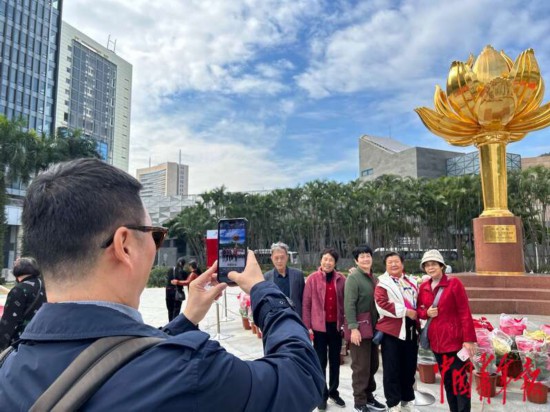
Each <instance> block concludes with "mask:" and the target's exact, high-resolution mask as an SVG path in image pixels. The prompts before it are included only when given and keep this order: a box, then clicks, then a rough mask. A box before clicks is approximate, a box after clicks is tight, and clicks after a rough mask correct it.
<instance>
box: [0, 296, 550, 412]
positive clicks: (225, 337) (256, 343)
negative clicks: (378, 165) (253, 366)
mask: <svg viewBox="0 0 550 412" xmlns="http://www.w3.org/2000/svg"><path fill="white" fill-rule="evenodd" d="M239 292H240V289H239V288H228V289H227V294H226V296H227V320H226V316H225V315H226V311H225V302H224V298H223V297H222V298H221V299H220V302H219V304H218V305H213V306H212V308H211V309H210V311H209V313H208V315H207V316H206V318H205V319H204V321H203V322H201V324H200V328H201V330H203V331H205V332H208V333H210V335H211V336H212V337H214V338H221V339H220V343H221V345H222V346H223V347H224V348H226V349H227V350H228V351H229V352H231V353H233V354H235V355H236V356H238V357H240V358H241V359H245V360H253V359H257V358H260V357H262V356H263V348H262V340H261V339H258V338H257V337H256V335H253V334H252V332H251V331H247V330H244V329H243V327H242V322H241V318H240V315H239V303H238V301H237V295H238V294H239ZM5 298H6V295H0V304H4V302H5ZM185 303H186V302H184V307H185ZM139 310H140V312H141V314H142V315H143V319H144V321H145V322H146V323H148V324H150V325H152V326H157V327H158V326H163V325H165V324H166V323H167V321H168V316H167V314H166V308H165V303H164V289H163V288H152V289H146V290H145V291H144V292H143V295H142V297H141V303H140V307H139ZM217 310H219V317H220V322H219V328H220V329H219V331H218V322H217V315H218V313H217ZM475 316H476V317H478V315H475ZM485 316H486V317H487V318H488V319H489V320H490V321H491V323H492V324H493V325H498V315H485ZM529 320H530V321H532V322H534V323H537V324H540V323H550V316H533V315H529ZM380 367H382V364H381V363H380ZM417 378H418V374H417ZM436 379H437V380H436V383H435V384H431V385H430V384H424V383H422V382H420V381H419V380H418V379H417V381H418V390H420V391H422V392H427V393H430V394H432V395H434V396H436V398H437V401H436V403H435V404H433V405H429V406H417V407H416V408H417V410H418V411H419V412H430V411H448V408H447V405H446V403H445V404H441V403H439V399H440V395H439V391H440V386H439V383H440V380H439V376H438V377H437V378H436ZM376 383H377V386H378V388H377V390H376V396H377V398H378V399H379V400H380V401H381V402H384V392H383V389H382V369H381V368H380V370H379V371H378V373H377V374H376ZM340 395H341V397H342V398H343V399H344V400H345V401H346V407H345V408H340V407H338V406H336V405H334V404H330V402H329V404H328V408H327V410H328V411H343V412H347V411H353V393H352V389H351V368H350V358H349V356H346V357H345V363H344V365H342V366H341V369H340ZM522 396H523V393H522V390H521V385H520V383H519V382H515V383H513V384H512V385H511V386H509V387H508V388H507V392H506V404H505V405H503V394H499V395H497V396H496V397H495V398H492V399H491V403H490V404H488V403H487V400H486V399H485V400H484V402H483V403H482V402H481V401H480V400H479V397H477V396H474V398H473V401H472V411H473V412H493V411H495V412H496V411H507V412H515V411H522V412H548V411H550V404H545V405H536V404H533V403H530V402H527V401H525V402H524V401H523V400H522ZM285 412H294V411H285ZM296 412H297V411H296Z"/></svg>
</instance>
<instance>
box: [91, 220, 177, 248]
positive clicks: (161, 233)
mask: <svg viewBox="0 0 550 412" xmlns="http://www.w3.org/2000/svg"><path fill="white" fill-rule="evenodd" d="M122 227H125V228H126V229H130V230H139V231H140V232H145V233H147V232H151V236H153V240H154V242H155V246H156V247H157V250H159V249H160V247H161V246H162V242H164V238H165V237H166V235H167V234H168V229H166V228H165V227H159V226H134V225H122ZM114 238H115V234H114V233H113V235H112V236H111V237H110V238H109V239H107V240H106V241H105V242H103V244H102V245H101V248H102V249H105V248H108V247H109V246H111V244H112V243H113V240H114Z"/></svg>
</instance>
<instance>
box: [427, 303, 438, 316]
mask: <svg viewBox="0 0 550 412" xmlns="http://www.w3.org/2000/svg"><path fill="white" fill-rule="evenodd" d="M426 313H427V314H428V316H429V317H430V318H435V317H437V315H438V314H439V312H438V311H437V308H434V307H433V306H430V308H429V309H428V310H427V312H426Z"/></svg>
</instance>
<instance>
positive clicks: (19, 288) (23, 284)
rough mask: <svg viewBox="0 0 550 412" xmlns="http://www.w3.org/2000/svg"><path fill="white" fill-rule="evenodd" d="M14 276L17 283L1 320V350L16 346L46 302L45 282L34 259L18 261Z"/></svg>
mask: <svg viewBox="0 0 550 412" xmlns="http://www.w3.org/2000/svg"><path fill="white" fill-rule="evenodd" d="M13 275H14V276H15V280H16V281H17V283H16V284H15V286H14V287H13V289H12V290H11V291H10V292H9V293H8V297H7V299H6V306H5V307H4V314H3V315H2V319H0V350H4V349H5V348H7V347H8V346H10V345H14V344H16V342H17V340H18V339H19V337H20V336H21V334H22V333H23V330H24V329H25V327H26V326H27V324H28V323H29V322H30V321H31V319H32V318H33V316H34V315H35V314H36V312H37V311H38V309H40V306H42V304H43V303H44V302H45V301H46V291H45V289H44V282H43V281H42V279H40V271H39V270H38V265H37V264H36V261H35V260H34V259H33V258H29V257H22V258H19V259H17V260H16V262H15V265H14V266H13Z"/></svg>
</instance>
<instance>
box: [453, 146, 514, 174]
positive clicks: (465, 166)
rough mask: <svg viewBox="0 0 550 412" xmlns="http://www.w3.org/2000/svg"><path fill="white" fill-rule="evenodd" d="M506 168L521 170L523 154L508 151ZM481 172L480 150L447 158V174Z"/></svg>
mask: <svg viewBox="0 0 550 412" xmlns="http://www.w3.org/2000/svg"><path fill="white" fill-rule="evenodd" d="M506 168H507V169H508V170H521V156H520V155H518V154H514V153H506ZM478 174H479V152H471V153H466V154H464V155H461V156H456V157H453V158H451V159H447V176H464V175H478Z"/></svg>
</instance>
